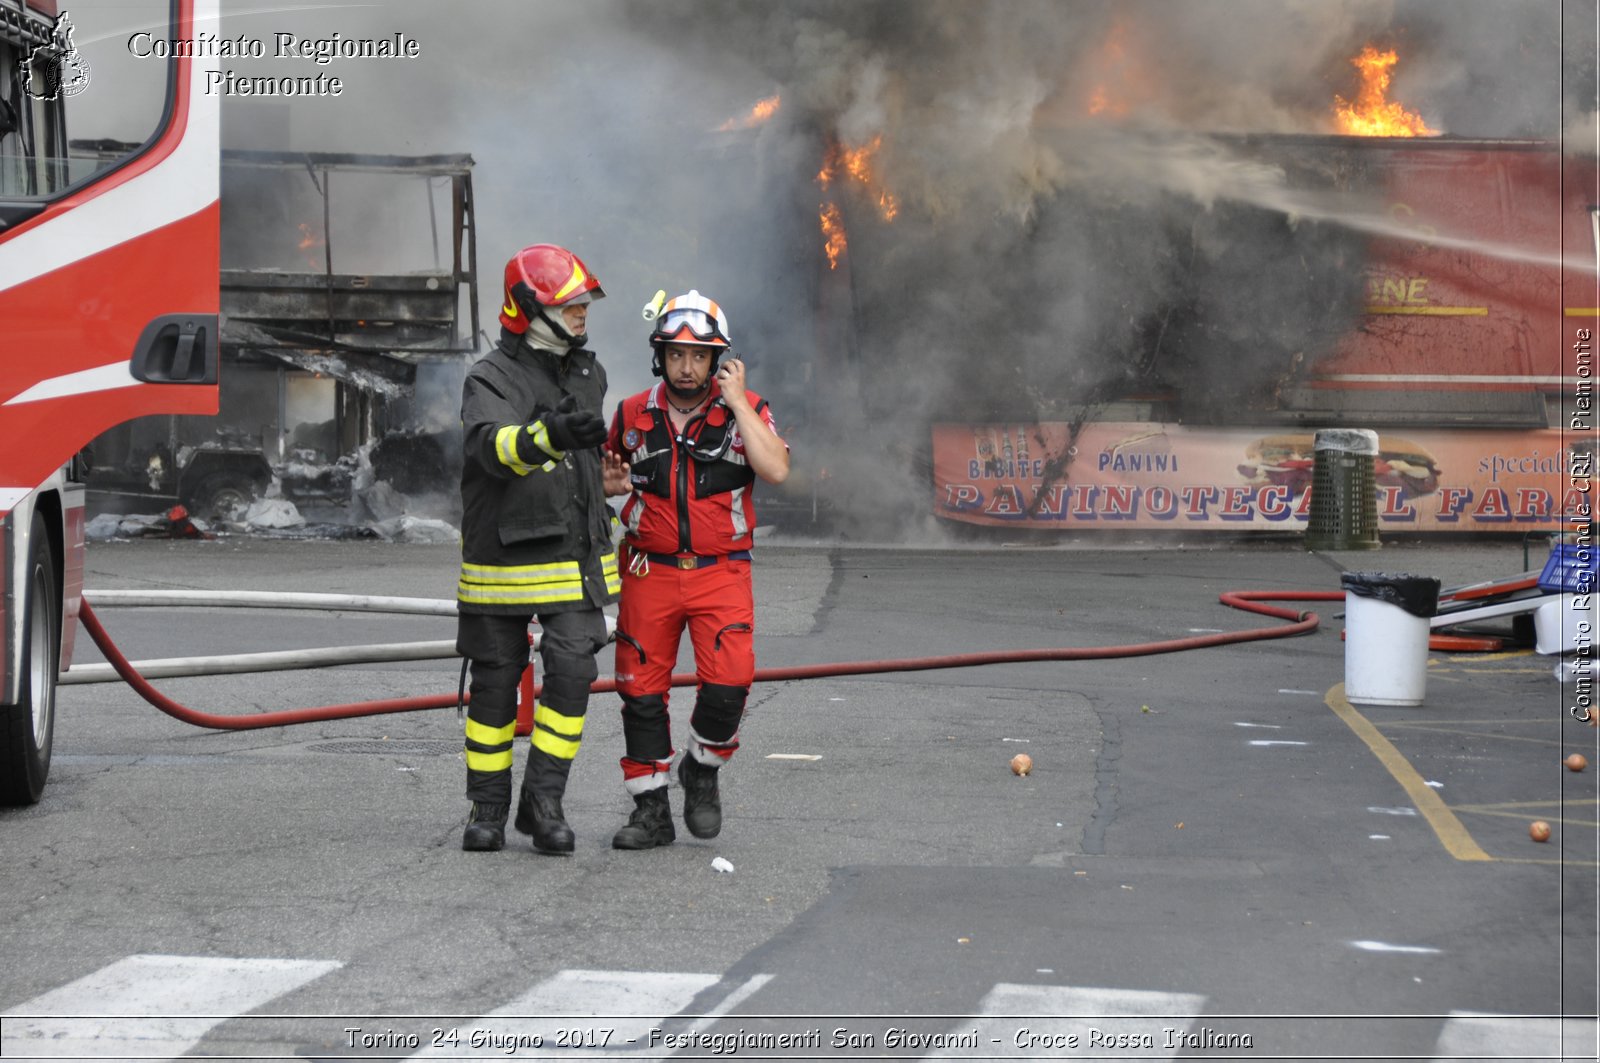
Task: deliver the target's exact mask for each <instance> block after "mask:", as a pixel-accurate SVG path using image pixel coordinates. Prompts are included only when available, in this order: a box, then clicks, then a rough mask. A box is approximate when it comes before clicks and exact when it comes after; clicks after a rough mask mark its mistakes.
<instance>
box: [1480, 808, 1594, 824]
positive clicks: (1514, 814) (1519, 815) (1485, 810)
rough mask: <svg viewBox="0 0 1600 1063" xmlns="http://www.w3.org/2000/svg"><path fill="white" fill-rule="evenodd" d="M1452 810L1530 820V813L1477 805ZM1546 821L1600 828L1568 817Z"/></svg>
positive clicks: (1585, 821) (1553, 817)
mask: <svg viewBox="0 0 1600 1063" xmlns="http://www.w3.org/2000/svg"><path fill="white" fill-rule="evenodd" d="M1450 809H1451V811H1453V812H1465V813H1468V814H1469V815H1474V816H1499V817H1500V818H1501V819H1520V820H1526V819H1527V818H1528V813H1526V812H1497V811H1495V810H1494V809H1492V808H1484V807H1480V806H1476V805H1452V806H1450ZM1545 821H1546V822H1555V823H1559V824H1560V825H1561V826H1563V827H1600V822H1597V821H1595V820H1589V819H1569V818H1567V817H1566V816H1547V817H1546V818H1545Z"/></svg>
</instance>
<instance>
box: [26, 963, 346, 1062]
mask: <svg viewBox="0 0 1600 1063" xmlns="http://www.w3.org/2000/svg"><path fill="white" fill-rule="evenodd" d="M340 966H341V965H340V964H338V963H335V962H332V961H327V960H270V959H233V958H226V957H211V956H152V955H141V956H128V957H125V958H123V959H121V960H118V961H117V962H116V963H113V964H110V965H109V966H106V967H102V968H100V969H99V970H98V971H95V972H94V973H93V974H88V975H85V976H83V977H82V978H79V979H78V980H77V981H74V982H68V983H67V984H66V985H64V986H60V987H58V988H56V989H52V990H50V991H49V992H48V993H44V994H42V995H40V996H37V997H34V998H33V999H32V1000H30V1001H27V1002H26V1003H23V1004H20V1005H18V1006H17V1007H15V1008H12V1009H10V1010H8V1011H5V1012H3V1013H0V1020H3V1021H0V1030H3V1032H4V1035H3V1039H0V1056H4V1057H11V1056H31V1057H44V1058H49V1057H60V1056H78V1057H88V1058H91V1059H116V1058H118V1057H122V1058H136V1057H145V1058H158V1059H168V1058H172V1057H174V1056H181V1055H183V1054H185V1053H186V1052H188V1051H189V1049H191V1048H193V1047H194V1046H195V1045H196V1044H198V1043H199V1042H200V1040H201V1038H203V1037H204V1036H205V1035H206V1033H207V1031H209V1030H210V1029H211V1028H212V1027H214V1026H217V1025H218V1024H220V1023H223V1022H226V1021H227V1020H228V1018H230V1017H232V1016H235V1015H242V1014H244V1013H245V1012H248V1011H253V1010H255V1009H256V1008H259V1007H261V1005H263V1004H265V1003H267V1002H268V1001H270V1000H273V999H275V998H277V997H280V996H282V995H283V994H285V993H288V992H290V991H291V990H294V989H298V988H299V987H300V986H302V985H305V984H306V983H307V982H310V981H311V980H313V979H315V978H320V977H321V976H322V975H325V974H327V973H328V972H329V971H332V970H336V969H338V968H339V967H340Z"/></svg>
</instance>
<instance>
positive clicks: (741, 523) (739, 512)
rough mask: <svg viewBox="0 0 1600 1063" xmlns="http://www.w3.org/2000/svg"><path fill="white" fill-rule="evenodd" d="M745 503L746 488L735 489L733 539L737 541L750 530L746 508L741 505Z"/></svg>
mask: <svg viewBox="0 0 1600 1063" xmlns="http://www.w3.org/2000/svg"><path fill="white" fill-rule="evenodd" d="M743 501H744V488H742V487H735V488H734V489H733V537H734V538H735V539H737V538H739V537H740V536H742V535H744V534H745V533H746V532H748V531H749V530H750V526H749V525H748V524H746V523H745V520H744V506H742V505H740V503H741V502H743Z"/></svg>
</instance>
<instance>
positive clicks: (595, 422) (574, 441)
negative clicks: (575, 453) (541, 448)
mask: <svg viewBox="0 0 1600 1063" xmlns="http://www.w3.org/2000/svg"><path fill="white" fill-rule="evenodd" d="M577 407H578V400H577V399H575V398H573V397H572V396H571V395H568V396H567V397H566V398H564V399H562V400H561V405H559V406H557V407H556V408H555V412H554V413H547V414H545V415H544V416H543V417H541V418H540V420H541V421H543V422H544V430H545V432H546V433H547V434H548V435H549V437H550V445H551V446H552V447H555V448H556V449H557V450H589V449H590V448H592V447H598V446H599V445H600V444H601V443H604V442H605V441H606V435H607V433H606V423H605V421H603V420H601V419H600V417H599V416H598V415H596V414H593V413H590V412H588V411H587V410H580V409H578V408H577Z"/></svg>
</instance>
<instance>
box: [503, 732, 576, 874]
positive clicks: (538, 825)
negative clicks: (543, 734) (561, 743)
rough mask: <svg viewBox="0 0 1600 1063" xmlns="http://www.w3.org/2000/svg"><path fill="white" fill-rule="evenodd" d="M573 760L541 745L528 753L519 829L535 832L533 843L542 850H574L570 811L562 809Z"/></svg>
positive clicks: (519, 804) (517, 824)
mask: <svg viewBox="0 0 1600 1063" xmlns="http://www.w3.org/2000/svg"><path fill="white" fill-rule="evenodd" d="M571 770H572V761H570V760H560V759H558V758H556V757H552V756H551V755H550V754H548V753H546V752H544V751H543V750H540V749H535V750H534V751H533V752H532V753H531V754H530V755H529V756H528V767H527V770H526V774H525V775H524V776H523V779H522V798H521V800H519V801H518V802H517V821H516V827H517V830H519V831H521V832H522V833H523V834H531V835H533V847H534V848H535V849H536V850H538V851H539V852H541V853H570V852H572V850H573V848H574V847H575V845H576V838H575V836H574V835H573V833H572V828H571V827H569V826H568V825H567V817H566V814H565V813H563V812H562V811H561V795H562V794H564V793H566V790H567V773H568V772H569V771H571Z"/></svg>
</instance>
